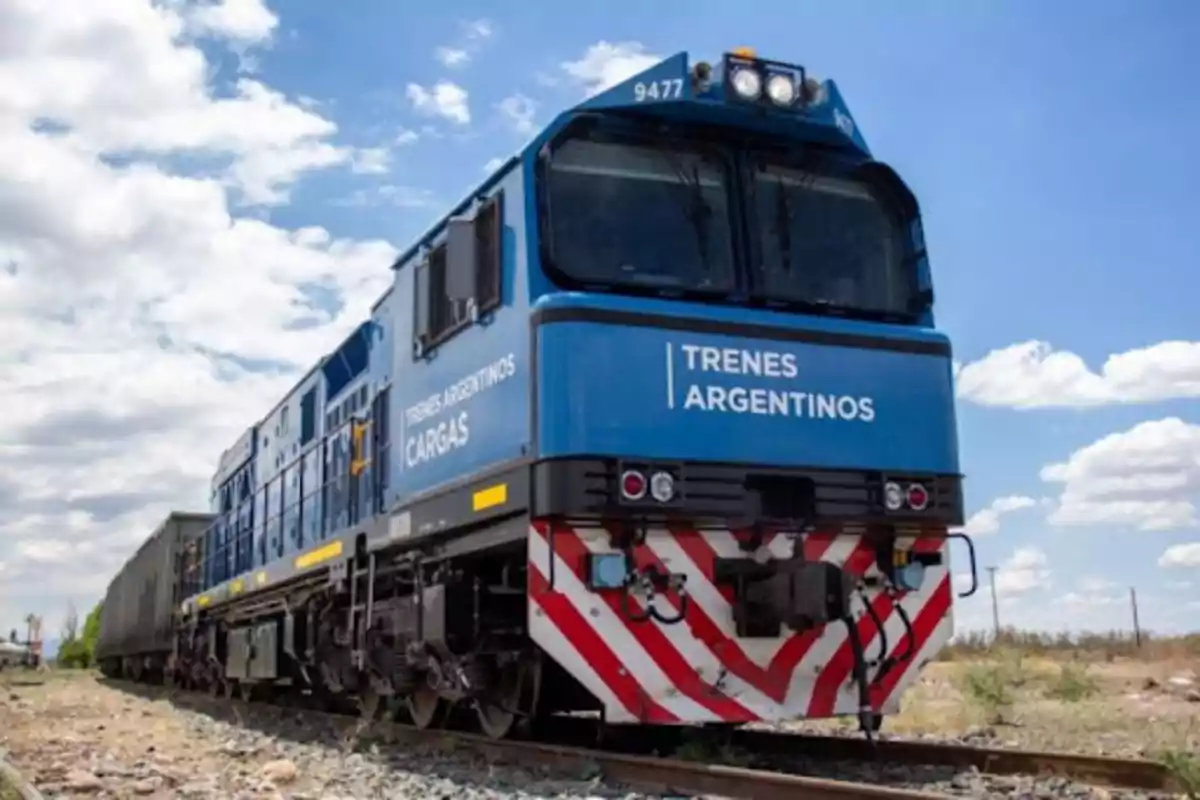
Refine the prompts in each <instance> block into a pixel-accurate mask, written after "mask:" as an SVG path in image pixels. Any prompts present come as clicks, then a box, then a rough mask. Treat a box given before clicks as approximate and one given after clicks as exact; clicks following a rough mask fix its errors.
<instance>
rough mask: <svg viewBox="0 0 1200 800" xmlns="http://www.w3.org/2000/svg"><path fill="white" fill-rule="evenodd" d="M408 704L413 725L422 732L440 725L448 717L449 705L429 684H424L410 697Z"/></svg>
mask: <svg viewBox="0 0 1200 800" xmlns="http://www.w3.org/2000/svg"><path fill="white" fill-rule="evenodd" d="M407 703H408V713H409V714H410V715H411V716H412V720H413V724H414V725H416V726H417V727H418V728H420V729H421V730H425V729H426V728H432V727H434V726H435V725H437V724H440V723H441V722H442V720H443V719H445V717H446V710H447V707H448V704H447V703H446V702H445V701H444V700H442V698H441V697H440V696H439V695H438V693H437V691H436V690H435V689H434V688H433V687H432V686H430V685H429V684H428V683H425V682H422V683H421V685H420V686H418V687H417V688H416V689H415V690H414V691H413V693H412V694H410V695H409V696H408V700H407Z"/></svg>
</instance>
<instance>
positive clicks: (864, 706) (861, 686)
mask: <svg viewBox="0 0 1200 800" xmlns="http://www.w3.org/2000/svg"><path fill="white" fill-rule="evenodd" d="M867 607H868V608H870V606H869V605H868V606H867ZM842 622H844V623H846V631H847V637H848V638H849V640H850V652H852V653H853V654H854V682H855V683H856V684H858V724H859V727H861V728H862V729H863V733H865V734H866V736H867V741H868V742H870V743H872V744H874V742H875V737H874V734H873V733H872V731H871V723H872V719H871V717H872V716H873V714H874V709H873V708H871V694H870V690H869V688H868V687H867V661H866V657H865V656H864V654H863V645H862V638H861V637H859V635H858V623H857V622H855V620H854V617H853V616H851V615H850V614H847V615H846V616H844V617H842Z"/></svg>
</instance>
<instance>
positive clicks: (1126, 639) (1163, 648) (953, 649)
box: [939, 628, 1200, 662]
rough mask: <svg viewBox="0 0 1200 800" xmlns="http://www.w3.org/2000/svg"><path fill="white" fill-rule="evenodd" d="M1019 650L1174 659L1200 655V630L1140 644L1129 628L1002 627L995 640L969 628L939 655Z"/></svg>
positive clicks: (970, 656) (1083, 657)
mask: <svg viewBox="0 0 1200 800" xmlns="http://www.w3.org/2000/svg"><path fill="white" fill-rule="evenodd" d="M1005 651H1018V652H1020V653H1022V654H1024V655H1026V656H1039V657H1044V658H1064V657H1065V658H1069V659H1072V660H1076V661H1087V662H1094V661H1107V662H1112V661H1114V660H1116V659H1118V658H1132V659H1137V660H1139V661H1175V660H1191V659H1200V633H1190V634H1186V635H1184V636H1155V635H1154V634H1152V633H1143V634H1142V639H1141V644H1140V645H1139V644H1138V643H1137V641H1136V640H1135V638H1134V636H1133V634H1132V633H1130V632H1128V631H1109V632H1108V633H1091V632H1085V633H1079V634H1068V633H1057V634H1056V633H1040V632H1038V631H1019V630H1016V629H1014V628H1001V630H1000V636H999V637H997V638H996V639H995V641H993V637H992V635H991V634H990V633H985V632H982V631H970V632H968V633H966V634H962V635H959V636H957V637H955V641H954V643H953V644H951V645H950V646H949V647H948V648H946V649H945V650H943V651H942V652H941V654H940V656H939V660H942V661H962V660H969V661H974V660H978V659H980V658H987V657H989V656H992V655H994V654H995V653H997V652H1005Z"/></svg>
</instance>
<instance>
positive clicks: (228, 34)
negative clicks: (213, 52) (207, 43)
mask: <svg viewBox="0 0 1200 800" xmlns="http://www.w3.org/2000/svg"><path fill="white" fill-rule="evenodd" d="M186 20H187V25H188V28H189V29H191V30H193V31H195V32H197V33H200V34H207V35H212V36H220V37H223V38H227V39H233V40H235V41H241V42H260V41H262V40H264V39H266V38H268V37H269V36H270V35H271V33H272V32H273V31H274V30H275V27H276V26H277V25H278V24H279V17H277V16H276V15H275V13H274V12H273V11H271V9H269V8H267V7H266V5H265V4H264V3H263V2H262V0H218V2H209V3H203V4H197V5H195V6H193V7H191V8H188V9H186Z"/></svg>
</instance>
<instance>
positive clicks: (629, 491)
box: [621, 469, 646, 500]
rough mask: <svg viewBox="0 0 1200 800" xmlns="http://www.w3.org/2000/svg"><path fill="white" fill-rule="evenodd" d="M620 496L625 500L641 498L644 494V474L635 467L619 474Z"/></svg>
mask: <svg viewBox="0 0 1200 800" xmlns="http://www.w3.org/2000/svg"><path fill="white" fill-rule="evenodd" d="M621 496H622V497H624V498H625V499H626V500H641V499H642V498H643V497H645V496H646V476H645V475H643V474H642V473H640V472H638V471H637V470H636V469H630V470H626V471H625V472H623V473H622V474H621Z"/></svg>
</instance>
